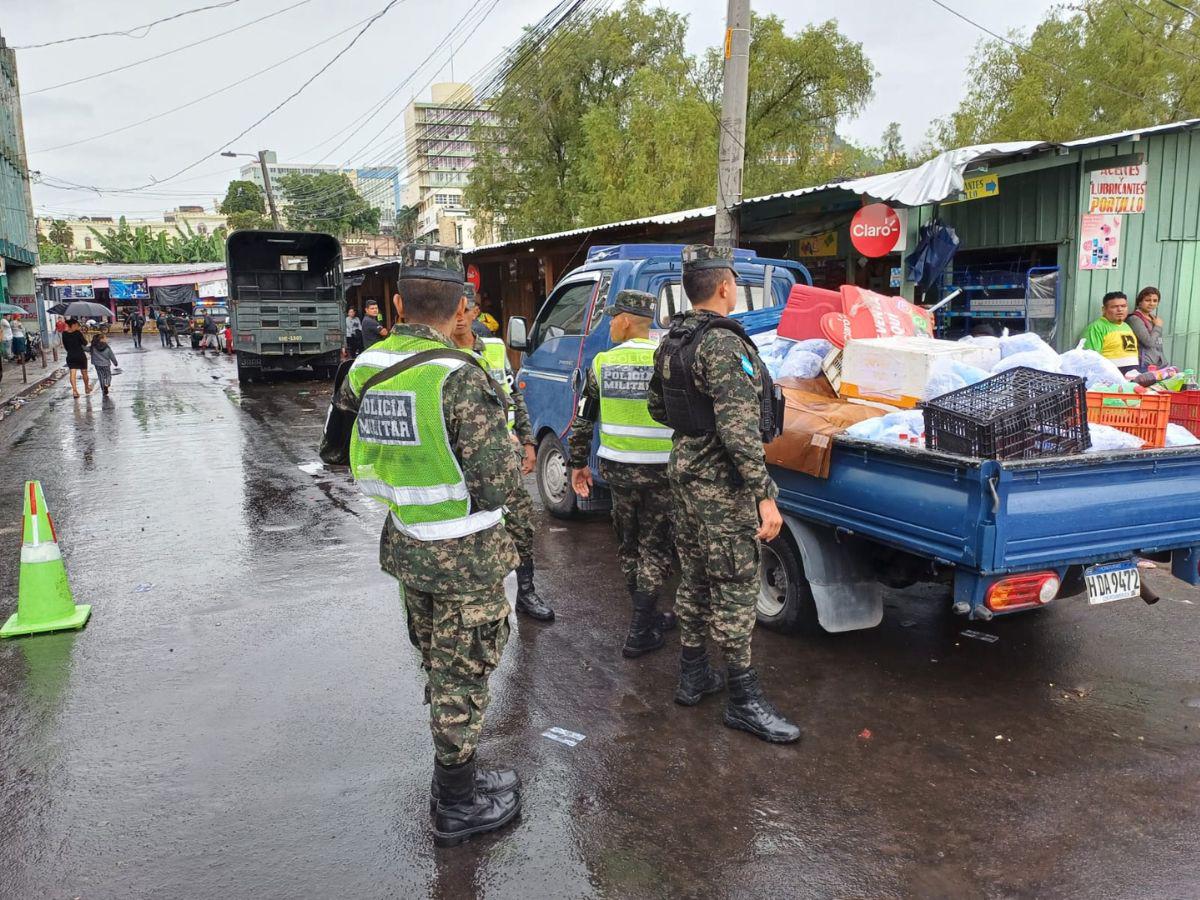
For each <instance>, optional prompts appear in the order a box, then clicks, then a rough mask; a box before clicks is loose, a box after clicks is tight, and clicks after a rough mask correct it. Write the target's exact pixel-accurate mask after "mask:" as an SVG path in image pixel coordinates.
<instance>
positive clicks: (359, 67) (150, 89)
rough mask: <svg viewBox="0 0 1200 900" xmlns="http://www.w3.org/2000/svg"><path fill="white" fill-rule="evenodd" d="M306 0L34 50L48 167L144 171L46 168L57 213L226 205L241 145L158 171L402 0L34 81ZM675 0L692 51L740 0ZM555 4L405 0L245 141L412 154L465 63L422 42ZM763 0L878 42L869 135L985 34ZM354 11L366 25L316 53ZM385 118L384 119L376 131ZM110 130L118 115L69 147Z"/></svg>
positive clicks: (275, 94)
mask: <svg viewBox="0 0 1200 900" xmlns="http://www.w3.org/2000/svg"><path fill="white" fill-rule="evenodd" d="M218 2H222V0H92V2H89V3H84V2H82V0H37V2H30V0H0V29H3V35H4V37H5V38H6V39H7V41H8V43H9V45H10V46H18V47H19V46H21V45H25V44H34V43H41V42H44V41H52V40H57V39H61V38H64V37H73V36H76V35H82V34H90V33H94V32H101V31H111V30H115V29H125V28H131V27H133V26H135V25H139V24H142V23H145V22H149V21H151V20H153V19H156V18H159V17H162V16H165V15H170V14H171V13H174V12H179V11H183V10H186V9H189V8H193V7H197V6H204V5H209V4H214V3H218ZM226 2H228V0H226ZM297 2H300V0H236V2H232V3H231V5H229V6H227V7H225V8H221V9H214V10H209V11H206V12H201V13H197V14H194V15H190V16H187V17H185V18H183V19H180V20H179V21H175V22H168V23H164V24H162V25H158V26H156V27H155V28H154V29H152V30H151V31H150V32H149V33H148V34H147V35H146V36H144V37H141V38H137V39H135V38H129V37H105V38H98V39H94V40H87V41H79V42H74V43H68V44H61V45H58V46H54V47H46V48H41V49H27V50H22V51H19V52H18V54H17V64H18V70H19V73H20V79H21V87H22V93H23V95H24V96H23V98H22V103H23V109H24V116H25V138H26V146H27V148H28V150H29V165H30V168H31V169H33V170H38V171H40V172H42V173H44V175H45V176H48V177H52V178H56V179H60V180H65V181H69V182H74V183H77V184H82V185H96V186H99V187H101V188H139V190H137V191H134V192H130V193H124V194H112V193H109V194H104V195H97V194H95V193H94V192H90V191H83V190H59V189H51V188H50V187H48V186H46V185H44V184H35V186H34V202H35V206H36V208H37V210H38V212H39V214H50V215H65V214H72V213H73V214H85V215H86V214H115V213H127V214H128V215H129V216H130V217H131V218H154V217H157V216H158V215H160V214H161V213H162V212H163V211H164V210H168V209H171V208H173V207H175V206H177V205H179V204H183V203H191V204H203V205H205V206H211V205H212V203H213V198H214V197H220V196H222V195H223V194H224V189H225V185H226V184H227V183H228V181H229V180H230V178H231V177H233V176H234V175H235V173H236V170H237V167H238V165H239V164H240V162H241V161H238V160H231V159H223V158H221V157H220V156H213V157H212V158H209V159H204V160H203V161H201V162H199V163H198V164H197V165H195V166H194V167H193V168H191V169H189V170H188V171H187V172H186V173H184V174H182V175H179V176H178V177H176V178H174V179H170V180H167V181H165V183H162V184H155V185H154V186H153V187H149V188H143V187H142V186H144V185H147V184H150V183H152V182H163V180H164V179H168V177H169V176H171V175H172V174H173V173H175V172H177V171H178V170H180V169H183V168H184V167H185V166H188V165H190V164H192V163H194V162H197V161H198V160H201V159H202V158H203V157H205V156H206V155H208V154H210V153H213V152H214V151H216V150H218V149H220V148H221V147H222V146H223V145H224V144H226V143H227V142H229V141H230V140H232V139H233V138H234V137H235V136H236V135H237V134H238V133H239V132H241V131H242V130H243V129H245V128H247V127H248V126H249V125H251V123H253V122H254V121H255V120H256V119H258V118H259V117H260V116H261V115H263V114H264V113H265V112H266V111H267V110H269V109H271V108H272V107H273V106H275V105H276V104H277V103H279V102H280V101H281V100H283V99H284V98H285V97H286V96H287V95H288V94H289V93H291V92H292V91H293V90H295V89H296V88H297V87H298V86H299V85H300V84H302V83H303V81H304V80H305V79H307V78H308V77H310V76H311V75H312V74H313V73H314V72H315V71H317V69H319V68H320V67H321V66H322V65H324V64H325V63H327V62H328V61H329V60H330V59H331V58H332V57H333V56H334V55H335V54H336V53H337V52H338V50H340V49H341V48H342V47H344V46H345V45H346V44H347V43H348V42H349V41H350V39H351V38H352V37H353V36H354V34H355V33H356V32H357V31H358V30H359V27H361V26H359V27H353V28H352V27H351V26H354V25H355V23H359V22H360V21H361V20H364V19H366V18H367V17H369V16H371V15H372V14H373V13H375V12H378V11H379V10H380V9H381V8H382V7H383V6H384V5H385V3H386V0H306V2H302V3H301V5H300V6H298V7H297V8H295V9H292V10H289V11H286V12H282V13H281V14H279V15H277V16H274V17H272V18H269V19H267V20H265V21H263V22H261V23H259V24H255V25H251V26H249V27H246V28H244V29H242V30H240V31H237V32H235V33H233V34H229V35H227V36H224V37H218V38H216V39H215V40H212V41H209V42H206V43H201V44H198V45H197V46H191V47H188V49H185V50H183V51H181V52H178V53H174V54H171V55H169V56H166V57H165V58H163V59H161V60H157V61H151V62H147V63H144V64H142V65H138V66H135V67H133V68H130V69H127V70H125V71H121V72H116V73H113V74H109V75H103V76H101V77H94V78H89V79H88V80H86V81H83V82H81V83H79V84H73V85H70V86H67V87H60V88H57V89H55V90H49V91H45V92H42V93H31V92H34V91H39V90H40V89H43V88H47V87H51V86H53V85H56V84H59V83H61V82H65V81H72V80H74V79H77V78H83V77H85V76H92V75H95V74H96V73H100V72H103V71H105V70H107V69H112V68H115V67H118V66H123V65H127V64H129V63H132V62H137V61H138V60H141V59H145V58H147V57H149V56H152V55H155V54H159V53H163V52H165V51H168V50H172V49H174V48H176V47H180V46H185V45H188V44H191V43H193V42H197V41H201V40H203V39H204V38H207V37H209V36H211V35H216V34H218V33H219V32H223V31H226V30H228V29H231V28H236V27H238V26H240V25H243V24H245V23H248V22H250V21H252V20H254V19H257V18H260V17H262V16H266V15H269V14H270V13H273V12H276V11H278V10H283V9H285V8H286V7H289V6H292V5H293V4H295V3H297ZM493 3H494V4H495V6H494V7H493ZM664 3H665V4H666V5H669V6H671V7H672V8H674V9H677V10H679V11H681V12H684V13H687V14H688V16H689V17H690V33H689V36H688V44H689V49H691V50H692V51H699V50H701V49H702V48H703V47H705V46H708V45H713V44H716V43H718V42H719V41H720V40H721V37H722V33H723V29H724V20H725V3H724V2H723V0H664ZM552 5H553V2H552V0H437V2H431V0H400V2H398V3H397V4H396V5H395V6H394V7H393V8H392V9H391V10H390V11H389V12H388V13H387V15H386V16H384V17H383V18H381V19H380V20H379V21H378V22H376V24H375V25H374V26H373V27H372V28H371V29H370V30H369V31H368V32H367V33H366V34H365V35H364V36H363V37H362V38H361V39H360V40H359V42H358V43H357V44H356V45H355V46H354V47H353V49H351V50H350V51H349V52H348V53H346V54H345V55H344V56H342V57H341V59H339V60H338V61H337V62H336V63H334V64H333V66H332V67H331V68H330V69H329V70H328V71H327V72H325V73H324V74H323V75H321V76H320V77H319V78H318V79H317V80H316V81H314V82H313V83H312V85H310V86H309V87H308V88H307V89H306V90H305V91H304V93H302V94H301V95H300V96H299V97H297V98H296V99H295V100H292V101H291V102H290V103H288V104H287V105H286V106H284V107H283V108H282V109H281V110H280V111H279V112H277V113H275V114H274V115H273V116H272V117H271V118H269V119H267V120H266V121H265V122H264V123H263V124H261V125H259V126H257V127H256V128H254V129H253V130H251V131H250V132H248V133H247V134H246V135H245V136H244V137H242V138H239V139H238V140H237V141H235V142H234V143H233V144H232V145H231V147H230V149H232V150H235V151H245V152H252V151H255V150H258V149H261V148H268V149H274V150H276V151H277V152H278V154H279V159H280V160H281V161H298V162H317V161H324V162H327V163H337V164H341V163H346V162H353V163H356V164H362V163H375V164H382V163H394V162H396V161H397V160H398V159H399V158H401V157H402V155H403V149H402V144H401V141H400V133H401V131H400V129H401V123H402V116H399V117H397V119H396V121H395V122H394V123H393V124H392V125H391V126H390V127H387V128H385V127H384V126H385V124H386V123H387V122H388V120H389V119H391V118H392V117H393V116H396V115H397V114H399V113H400V112H401V111H402V109H403V108H404V106H405V105H406V104H407V103H408V102H409V100H410V99H412V95H413V92H414V91H415V92H417V93H418V95H419V98H427V97H428V87H427V85H428V84H429V83H431V82H434V81H442V80H449V78H450V74H451V70H450V53H449V52H448V50H439V51H437V52H436V53H435V54H434V57H433V59H431V60H430V62H429V63H427V64H425V65H424V66H422V65H421V62H422V60H424V59H425V57H426V56H427V55H428V54H430V52H431V51H433V50H434V49H435V48H436V47H437V46H438V45H439V44H441V43H442V42H443V41H444V40H445V38H446V36H447V35H449V34H451V33H453V34H455V35H456V36H455V38H454V40H453V45H454V47H455V53H454V75H455V77H456V78H457V79H459V80H463V79H466V78H469V77H470V76H471V75H472V74H474V73H475V72H477V71H479V70H481V69H482V68H483V67H484V66H485V65H486V64H487V63H488V62H489V61H490V60H491V59H492V58H493V57H495V56H496V54H498V53H499V52H500V51H501V50H502V49H503V48H504V47H505V46H506V45H508V44H510V43H512V42H513V41H514V40H515V39H516V38H517V36H518V35H519V33H520V29H521V27H522V26H523V25H526V24H529V23H531V22H533V21H536V20H537V19H538V18H539V17H540V16H542V15H543V14H544V13H545V12H546V11H547V10H549V9H550V8H551V7H552ZM951 5H956V6H957V8H958V9H960V10H961V11H963V12H965V13H967V14H969V15H971V16H972V17H973V18H975V19H977V20H978V21H980V22H981V23H983V24H985V25H987V26H989V27H991V28H993V29H995V30H1000V31H1003V30H1006V29H1008V28H1024V29H1026V30H1028V29H1030V28H1032V27H1033V26H1034V25H1035V24H1036V23H1037V21H1038V20H1039V19H1040V18H1041V17H1042V15H1044V13H1045V12H1046V10H1047V9H1048V8H1049V7H1050V6H1051V0H1007V2H1005V3H1004V4H996V3H983V2H980V0H952V2H951ZM753 6H754V9H755V11H756V12H764V13H765V12H773V13H776V14H777V15H779V16H781V17H782V18H783V19H784V20H785V22H787V24H788V27H789V29H791V30H799V29H800V28H802V27H803V26H804V25H805V24H806V23H808V22H816V21H821V20H823V19H825V18H829V17H830V16H831V15H832V12H831V11H833V10H836V11H837V13H836V18H837V20H838V23H839V26H840V28H841V30H842V31H843V33H845V34H846V35H848V36H849V37H850V38H851V39H853V40H856V41H861V42H862V44H863V45H864V47H865V50H866V53H867V56H868V57H869V58H870V59H871V61H872V63H873V64H874V65H875V68H876V70H877V72H878V74H877V78H876V81H875V97H874V99H873V101H872V102H871V103H870V105H869V106H868V107H867V108H866V110H865V111H864V112H863V113H862V115H861V116H859V117H858V118H856V119H854V120H852V121H846V122H842V123H841V124H840V126H839V130H840V131H841V132H842V133H843V134H844V135H845V136H847V137H849V138H850V139H852V140H854V141H856V142H860V143H865V144H876V143H878V140H879V135H880V133H881V132H882V131H883V128H884V127H885V126H886V125H887V123H888V122H891V121H893V120H894V121H898V122H900V123H901V126H902V128H903V133H904V137H905V139H906V141H907V142H908V143H909V144H910V145H913V144H917V143H919V142H920V140H921V138H922V137H923V136H924V134H925V131H926V128H927V126H928V123H929V121H930V119H932V118H934V117H937V116H940V115H944V114H946V113H948V112H950V111H951V110H952V109H953V108H954V107H955V106H956V104H957V102H958V100H959V98H960V96H961V93H962V75H963V71H964V69H965V67H966V65H967V64H968V60H969V57H970V54H971V51H972V49H973V48H974V46H975V44H976V42H977V40H978V39H979V38H980V36H981V35H980V33H979V32H977V31H976V30H975V29H974V28H972V27H971V26H969V25H967V24H966V23H964V22H962V21H960V20H958V19H956V18H954V17H953V16H951V15H950V14H948V13H946V12H945V11H944V10H941V9H939V8H938V7H937V6H935V5H934V4H933V3H931V2H930V0H850V2H844V3H838V4H831V3H829V2H828V0H754V2H753ZM489 7H493V8H492V10H491V12H490V13H489V14H488V15H487V18H486V19H485V20H483V22H482V24H481V25H480V27H478V29H477V30H476V31H475V32H474V34H473V35H471V36H469V37H468V36H467V33H466V28H464V27H463V25H462V23H463V21H464V17H466V16H468V11H469V10H471V9H473V8H474V9H475V10H476V11H477V13H478V12H479V11H483V10H486V9H488V8H489ZM467 21H468V22H474V21H475V19H474V18H468V19H467ZM467 27H469V26H467ZM343 29H349V30H347V31H345V33H344V34H341V35H340V36H338V37H334V38H332V39H330V40H328V41H326V42H325V43H323V44H321V45H320V46H317V47H315V48H313V49H311V50H309V51H307V52H304V53H300V51H302V50H304V49H305V48H307V47H309V46H310V45H313V44H316V43H317V42H318V41H322V40H325V39H326V38H329V37H330V36H331V35H333V34H335V33H336V32H340V31H342V30H343ZM297 53H300V55H299V56H297V57H296V58H295V59H294V60H291V61H290V62H285V63H283V64H282V65H280V66H278V67H277V68H274V69H272V71H270V72H267V73H265V74H263V75H261V76H259V77H258V78H256V79H253V80H251V81H250V82H248V83H246V84H244V85H240V86H238V87H235V88H233V89H232V90H229V91H226V92H224V93H221V94H219V95H217V96H214V97H212V98H210V99H207V100H204V101H202V102H200V103H197V104H196V105H194V106H190V107H188V108H187V109H183V110H180V111H178V112H174V113H171V114H170V115H166V116H164V117H162V118H160V119H157V120H156V121H153V122H149V123H146V124H143V125H135V124H134V123H136V122H138V121H139V120H141V119H145V118H147V117H149V116H153V115H156V114H158V113H161V112H164V111H166V110H169V109H171V108H172V107H176V106H179V105H181V104H184V103H187V102H189V101H191V100H193V99H195V98H198V97H201V96H203V95H205V94H208V93H210V92H212V91H215V90H217V89H219V88H221V87H223V86H225V85H227V84H229V83H231V82H234V81H237V80H238V79H240V78H243V77H246V76H248V75H250V74H251V73H253V72H255V71H257V70H259V69H263V68H266V67H267V66H271V65H273V64H275V63H277V62H280V61H281V60H284V59H286V58H287V57H289V56H292V55H293V54H297ZM406 78H407V79H410V80H409V81H408V83H407V84H406V85H405V86H404V87H403V88H401V90H400V91H399V93H398V94H397V95H396V96H395V98H394V99H393V100H391V101H390V102H389V103H388V104H386V105H385V106H383V107H382V109H381V110H380V111H379V113H378V114H377V115H375V116H374V117H373V118H370V119H369V120H367V121H366V122H365V123H363V124H360V125H356V126H354V127H351V128H347V126H351V125H352V123H354V122H355V120H356V119H358V118H359V117H361V116H365V115H366V114H367V113H368V111H370V110H371V109H372V108H373V107H374V106H375V105H376V104H377V103H379V102H380V101H381V100H382V99H383V98H384V97H386V96H387V95H388V94H389V93H390V92H392V91H393V90H394V89H395V88H396V87H397V85H399V84H400V83H401V82H402V81H404V80H405V79H406ZM381 129H383V131H382V134H381V135H380V137H379V138H378V139H374V140H373V138H374V136H375V135H376V134H377V133H379V132H380V131H381ZM108 131H116V133H115V134H112V135H109V136H107V137H102V138H98V139H97V140H94V141H89V142H86V143H81V144H78V145H77V146H72V147H66V148H63V149H51V148H55V147H58V146H59V145H62V144H67V143H70V142H72V141H77V140H80V139H82V138H87V137H91V136H93V135H98V134H101V133H104V132H108ZM339 132H340V133H339ZM343 141H344V143H343ZM318 142H322V143H320V144H318ZM339 144H340V146H339ZM360 150H361V151H363V152H361V153H360V152H359V151H360ZM323 157H324V159H323V160H322V158H323Z"/></svg>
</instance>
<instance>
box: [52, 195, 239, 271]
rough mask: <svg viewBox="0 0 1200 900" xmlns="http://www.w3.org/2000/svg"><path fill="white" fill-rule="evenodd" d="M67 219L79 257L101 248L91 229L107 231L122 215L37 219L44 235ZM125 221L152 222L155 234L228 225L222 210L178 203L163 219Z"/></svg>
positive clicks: (212, 229) (133, 223)
mask: <svg viewBox="0 0 1200 900" xmlns="http://www.w3.org/2000/svg"><path fill="white" fill-rule="evenodd" d="M56 221H57V222H66V224H67V227H68V228H70V229H71V234H72V237H73V240H72V242H71V253H72V256H73V257H76V258H86V256H87V254H89V253H91V252H93V251H95V250H99V249H100V242H99V241H98V240H97V239H96V236H95V235H94V234H92V229H93V228H94V229H95V230H96V231H98V232H100V233H101V234H105V233H107V232H108V230H109V229H113V230H115V229H116V228H117V226H118V225H119V224H120V221H121V217H120V216H80V217H66V216H62V217H58V216H39V217H38V219H37V233H38V234H41V235H43V236H45V237H47V238H48V237H49V236H50V226H51V225H52V224H53V223H54V222H56ZM125 221H126V223H127V224H128V225H129V227H130V228H141V227H144V226H149V228H150V231H151V233H152V234H156V235H157V234H159V233H160V232H166V233H168V234H171V235H174V234H176V233H177V229H178V231H181V232H183V233H184V234H187V232H188V229H189V228H190V229H191V230H192V232H193V233H195V234H212V233H213V232H215V231H216V230H217V229H218V228H225V227H226V219H225V216H223V215H221V214H220V213H219V212H210V211H209V210H206V209H205V208H204V207H203V206H179V207H176V208H175V209H173V210H168V211H167V212H164V213H163V215H162V218H161V219H133V218H129V217H128V216H127V217H125Z"/></svg>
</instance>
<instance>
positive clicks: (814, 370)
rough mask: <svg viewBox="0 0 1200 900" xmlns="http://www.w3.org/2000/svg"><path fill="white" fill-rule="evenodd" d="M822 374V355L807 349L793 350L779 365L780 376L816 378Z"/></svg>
mask: <svg viewBox="0 0 1200 900" xmlns="http://www.w3.org/2000/svg"><path fill="white" fill-rule="evenodd" d="M820 374H821V357H819V356H817V354H815V353H809V352H808V351H807V350H793V351H792V352H791V353H789V354H788V355H787V356H786V357H784V360H783V364H782V365H780V367H779V377H780V378H816V377H817V376H818V375H820Z"/></svg>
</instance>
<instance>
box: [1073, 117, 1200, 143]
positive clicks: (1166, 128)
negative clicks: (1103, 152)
mask: <svg viewBox="0 0 1200 900" xmlns="http://www.w3.org/2000/svg"><path fill="white" fill-rule="evenodd" d="M1197 125H1200V119H1182V120H1180V121H1178V122H1168V123H1167V124H1166V125H1152V126H1150V127H1149V128H1135V129H1133V130H1132V131H1118V132H1116V133H1115V134H1102V135H1098V136H1097V137H1087V138H1079V139H1078V140H1074V141H1064V142H1063V144H1062V146H1064V147H1090V146H1093V145H1094V144H1111V143H1116V142H1118V141H1127V140H1130V139H1131V138H1135V137H1142V136H1143V135H1147V134H1163V133H1167V132H1172V131H1186V130H1187V129H1189V128H1195V127H1196V126H1197Z"/></svg>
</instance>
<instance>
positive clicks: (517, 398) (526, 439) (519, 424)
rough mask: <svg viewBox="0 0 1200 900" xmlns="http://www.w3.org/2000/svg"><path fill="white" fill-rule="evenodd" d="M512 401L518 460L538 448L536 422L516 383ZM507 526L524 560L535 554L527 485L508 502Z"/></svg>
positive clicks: (479, 348)
mask: <svg viewBox="0 0 1200 900" xmlns="http://www.w3.org/2000/svg"><path fill="white" fill-rule="evenodd" d="M471 349H472V350H474V351H475V353H477V354H478V355H479V356H482V355H483V339H482V338H481V337H479V335H476V336H475V344H474V346H473V347H472V348H471ZM509 401H510V402H511V403H512V410H513V434H515V435H516V436H517V440H518V441H520V444H519V445H518V447H517V460H518V463H519V462H520V460H521V459H522V457H523V456H524V451H523V448H524V447H525V446H526V445H528V446H530V447H536V446H537V442H536V441H534V439H533V423H532V422H530V420H529V410H528V409H526V408H525V398H524V397H523V396H522V395H521V389H520V388H519V387H517V385H516V384H515V383H514V384H513V385H512V393H511V394H509ZM504 527H505V528H507V529H508V533H509V535H510V536H511V537H512V539H513V543H514V544H516V545H517V553H518V554H519V555H520V557H521V558H522V559H530V558H531V557H532V556H533V499H532V498H531V497H530V496H529V491H527V490H525V488H524V487H522V488H521V490H519V491H517V496H516V497H515V498H514V499H513V501H512V502H511V503H509V504H508V515H506V516H505V517H504Z"/></svg>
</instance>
